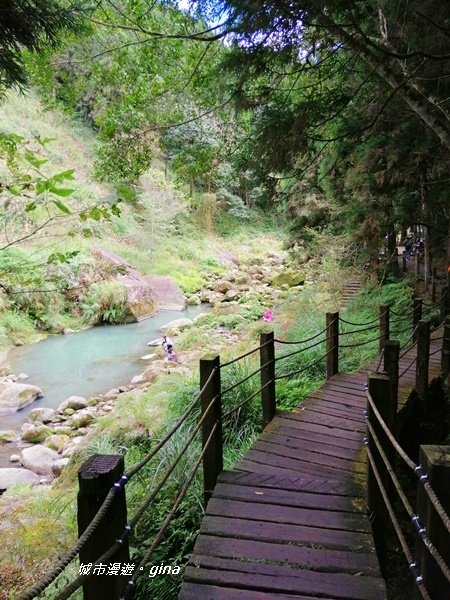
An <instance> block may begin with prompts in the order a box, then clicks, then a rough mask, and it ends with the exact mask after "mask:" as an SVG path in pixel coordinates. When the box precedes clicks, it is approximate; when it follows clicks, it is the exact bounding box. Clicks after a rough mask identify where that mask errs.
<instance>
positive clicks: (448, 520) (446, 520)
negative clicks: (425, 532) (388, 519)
mask: <svg viewBox="0 0 450 600" xmlns="http://www.w3.org/2000/svg"><path fill="white" fill-rule="evenodd" d="M366 395H367V400H368V402H369V404H370V408H371V410H372V411H373V414H374V415H375V417H376V419H377V421H378V423H379V424H380V426H381V428H382V429H383V431H384V433H385V434H386V437H387V439H388V440H389V442H390V444H391V445H392V447H393V448H394V450H395V451H396V452H397V454H398V455H399V456H400V458H401V459H402V460H403V461H404V463H405V464H406V465H407V466H408V467H409V469H410V470H411V471H412V472H413V473H414V474H415V475H416V477H417V478H418V479H419V481H420V483H421V484H422V485H423V487H424V489H425V491H426V492H427V494H428V497H429V498H430V501H431V502H432V504H433V506H434V508H435V509H436V512H437V514H438V515H439V517H440V519H441V520H442V523H443V524H444V526H445V528H446V529H447V531H448V532H449V533H450V517H449V516H448V515H447V513H446V511H445V509H444V507H443V506H442V504H441V503H440V502H439V500H438V498H437V496H436V494H435V493H434V491H433V489H432V488H431V486H430V484H429V482H428V476H427V474H426V473H425V472H424V470H423V468H422V467H421V466H420V465H416V463H415V462H414V461H413V460H411V459H410V458H409V456H408V455H407V454H406V452H405V451H404V450H403V448H402V447H401V446H400V444H399V443H398V442H397V440H396V439H395V437H394V436H393V434H392V432H391V430H390V429H389V427H388V426H387V425H386V422H385V421H384V419H383V417H382V416H381V415H380V412H379V411H378V409H377V407H376V405H375V402H374V401H373V398H372V396H371V395H370V393H369V392H368V391H366Z"/></svg>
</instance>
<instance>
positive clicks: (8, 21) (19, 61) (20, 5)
mask: <svg viewBox="0 0 450 600" xmlns="http://www.w3.org/2000/svg"><path fill="white" fill-rule="evenodd" d="M79 8H80V6H79V5H78V6H77V5H76V4H75V2H73V3H72V4H71V5H69V6H68V7H67V6H65V5H64V4H63V3H62V2H60V1H59V0H3V1H2V6H1V8H0V92H1V91H4V90H5V88H7V87H9V86H11V85H13V84H18V85H23V84H24V83H25V82H26V69H25V64H24V58H23V50H24V49H26V50H30V51H33V52H34V51H42V50H44V49H45V48H48V47H55V46H57V45H58V43H59V36H60V33H61V32H62V31H64V30H66V31H68V30H72V31H73V30H76V29H78V28H79V27H80V26H81V23H82V20H81V17H80V14H79V13H78V10H79Z"/></svg>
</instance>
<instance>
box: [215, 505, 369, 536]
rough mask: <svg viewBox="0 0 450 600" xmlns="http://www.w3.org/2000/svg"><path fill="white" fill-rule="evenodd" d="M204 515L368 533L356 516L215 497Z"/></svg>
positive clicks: (362, 518)
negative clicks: (281, 507) (280, 508)
mask: <svg viewBox="0 0 450 600" xmlns="http://www.w3.org/2000/svg"><path fill="white" fill-rule="evenodd" d="M206 514H207V515H214V516H218V517H220V516H223V517H231V518H235V517H238V518H240V519H249V520H252V521H264V522H266V523H286V524H288V523H289V524H294V525H311V526H312V527H323V528H326V529H339V530H341V529H342V530H344V531H359V532H363V533H367V532H369V531H371V528H370V522H369V520H368V519H367V518H366V517H365V515H361V514H358V513H347V512H338V511H329V510H311V509H307V508H299V507H290V506H284V507H283V510H279V509H277V507H276V505H268V504H263V503H259V502H252V503H251V504H250V503H246V502H241V501H239V500H230V499H226V498H216V497H215V496H213V497H212V498H211V499H210V501H209V502H208V505H207V508H206Z"/></svg>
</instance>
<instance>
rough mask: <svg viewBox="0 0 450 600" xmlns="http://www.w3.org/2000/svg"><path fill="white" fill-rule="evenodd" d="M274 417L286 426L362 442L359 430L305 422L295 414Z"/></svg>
mask: <svg viewBox="0 0 450 600" xmlns="http://www.w3.org/2000/svg"><path fill="white" fill-rule="evenodd" d="M275 418H276V419H277V420H278V419H280V421H281V422H280V425H286V426H287V427H293V428H298V429H302V430H303V431H312V432H315V433H324V434H325V435H328V436H329V435H332V436H333V437H337V438H343V439H344V440H348V439H350V440H355V441H359V442H362V436H361V433H360V432H359V431H350V430H345V429H340V428H336V427H327V426H326V425H318V424H317V423H306V422H304V421H302V420H301V419H297V418H295V416H291V417H290V416H289V414H283V415H280V416H279V417H275Z"/></svg>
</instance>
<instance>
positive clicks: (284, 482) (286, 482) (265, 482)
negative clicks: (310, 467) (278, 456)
mask: <svg viewBox="0 0 450 600" xmlns="http://www.w3.org/2000/svg"><path fill="white" fill-rule="evenodd" d="M219 481H220V482H223V483H232V484H234V485H257V486H259V487H263V488H264V487H265V488H275V489H277V490H279V489H283V490H294V491H302V492H307V493H311V494H321V495H324V494H332V495H334V496H351V497H352V498H354V497H356V496H358V494H359V492H360V490H359V487H358V486H355V485H354V484H353V483H348V482H345V483H344V482H340V481H334V480H330V479H319V478H318V477H314V478H305V477H295V478H291V477H289V478H288V477H284V476H280V475H279V474H278V475H262V474H259V473H245V472H242V471H222V473H221V474H220V476H219Z"/></svg>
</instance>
